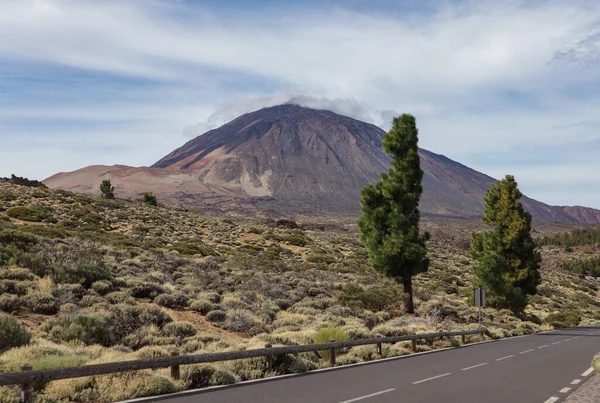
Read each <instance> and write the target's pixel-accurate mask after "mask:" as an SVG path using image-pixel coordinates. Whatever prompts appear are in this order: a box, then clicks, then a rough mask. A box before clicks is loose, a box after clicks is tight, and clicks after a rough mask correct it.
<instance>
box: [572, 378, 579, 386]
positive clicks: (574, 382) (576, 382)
mask: <svg viewBox="0 0 600 403" xmlns="http://www.w3.org/2000/svg"><path fill="white" fill-rule="evenodd" d="M579 382H581V379H574V380H573V382H571V385H578V384H579Z"/></svg>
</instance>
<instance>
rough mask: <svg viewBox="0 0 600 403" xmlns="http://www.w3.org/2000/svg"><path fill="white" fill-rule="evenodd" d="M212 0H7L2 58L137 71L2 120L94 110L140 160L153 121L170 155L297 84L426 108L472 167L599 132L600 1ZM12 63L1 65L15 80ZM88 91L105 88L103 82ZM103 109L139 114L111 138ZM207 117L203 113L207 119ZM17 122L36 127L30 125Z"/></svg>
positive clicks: (440, 141) (334, 96)
mask: <svg viewBox="0 0 600 403" xmlns="http://www.w3.org/2000/svg"><path fill="white" fill-rule="evenodd" d="M198 3H200V2H198ZM198 3H196V4H195V5H189V3H184V2H169V1H166V0H144V1H136V0H118V1H116V0H107V1H102V2H97V1H92V0H19V1H16V0H0V10H2V12H1V13H0V38H4V39H3V40H0V61H2V60H4V61H10V62H11V63H30V64H31V63H33V64H35V65H39V66H42V67H40V68H41V69H42V70H43V68H44V66H66V67H69V68H73V69H81V70H82V71H86V72H95V74H98V75H107V76H110V77H115V76H116V77H121V78H123V80H124V84H123V85H124V89H123V90H122V94H123V95H125V94H127V95H128V98H129V99H125V100H123V99H120V96H121V95H119V93H118V92H117V91H115V93H114V94H112V95H111V96H112V98H110V99H111V100H110V101H108V102H107V101H106V99H104V98H103V99H102V100H100V99H99V100H97V101H93V100H92V101H91V102H89V103H86V104H81V103H80V102H78V100H79V99H81V98H80V97H76V96H74V98H73V101H72V102H71V103H69V102H65V103H63V104H60V105H55V104H53V103H45V104H44V103H39V104H35V103H34V104H32V105H27V106H24V105H23V103H20V104H18V105H17V104H11V103H10V100H8V101H6V100H4V101H0V123H2V119H5V120H7V121H14V120H15V119H18V118H21V119H25V118H29V119H31V120H32V121H35V120H37V119H53V120H57V119H77V120H89V121H90V130H89V133H88V136H86V137H88V138H89V137H93V136H99V137H98V139H100V140H101V141H104V142H109V141H110V142H112V144H113V145H124V144H127V145H128V147H131V149H129V150H126V149H123V150H121V151H120V152H119V153H117V154H114V155H113V156H115V158H116V156H118V157H119V158H123V160H122V161H121V162H122V163H126V164H133V163H135V162H137V161H140V160H141V157H140V155H141V153H142V152H147V151H148V148H147V146H146V145H144V148H143V149H141V150H140V149H136V148H135V144H136V142H138V141H140V136H141V135H142V134H141V133H151V134H150V135H149V136H148V137H147V138H146V140H145V141H146V143H147V142H149V141H155V145H154V146H153V150H154V151H152V152H151V154H152V155H156V154H158V149H159V147H165V146H166V145H167V144H172V143H177V142H178V141H179V142H183V141H184V140H185V138H184V137H182V138H180V139H179V140H178V139H177V136H179V135H180V134H181V132H182V130H183V131H184V134H185V135H186V136H188V137H189V136H191V135H197V134H201V133H203V132H204V131H206V130H208V129H210V128H214V127H216V126H219V125H221V124H223V123H224V122H226V121H228V120H231V119H232V118H234V117H236V116H237V115H239V114H241V113H244V112H249V111H251V110H255V109H259V108H260V107H263V106H269V105H273V104H275V103H281V102H285V101H288V100H289V99H290V97H294V96H295V97H297V99H296V100H295V102H297V103H300V104H303V105H305V106H312V107H320V108H325V109H332V110H334V111H336V112H338V113H342V114H347V115H351V116H353V117H357V118H360V119H362V120H368V121H371V122H373V123H375V124H378V125H380V126H382V127H383V128H387V127H388V126H389V122H390V121H391V117H392V116H394V115H396V114H398V113H402V112H409V113H413V114H415V115H416V116H417V120H418V124H419V128H420V133H421V145H422V146H423V147H425V148H429V149H431V150H432V151H435V152H439V153H443V154H446V155H448V156H449V157H451V158H455V159H458V160H459V161H461V162H463V163H467V164H468V162H469V156H471V155H473V154H475V153H477V152H485V153H490V152H494V153H497V154H498V155H502V153H508V152H511V151H510V150H511V149H514V147H518V146H519V145H523V146H532V145H535V144H544V145H547V144H560V143H561V142H565V141H566V140H568V139H569V138H573V136H587V137H586V139H588V140H592V139H593V138H594V136H595V133H593V132H591V131H588V132H586V133H583V132H582V131H581V125H579V126H578V125H577V123H578V122H591V121H595V120H597V111H598V110H600V96H597V95H589V94H588V95H586V96H585V97H580V96H578V91H579V90H578V88H582V87H585V84H586V83H593V82H597V80H598V79H600V77H599V75H600V74H599V72H598V70H597V69H594V68H589V66H592V67H594V66H595V63H596V62H597V60H598V57H599V56H598V55H600V50H599V49H600V47H599V43H600V34H598V23H597V21H598V20H600V3H598V2H597V1H593V0H589V1H588V0H574V1H570V2H564V1H561V0H548V1H544V2H539V3H538V2H536V3H535V4H532V3H531V2H528V1H525V0H522V1H496V0H485V1H467V2H456V3H454V2H447V3H442V2H440V3H439V4H440V5H441V4H444V6H443V7H442V6H440V7H439V8H438V9H437V11H436V12H435V13H433V14H431V13H427V14H426V13H419V14H414V15H410V16H409V17H406V16H405V17H399V16H398V14H397V13H385V12H384V11H383V10H379V12H378V13H377V14H368V13H360V14H359V13H356V12H352V11H349V10H346V9H344V8H343V7H341V6H338V7H317V8H315V7H312V8H309V7H304V8H302V7H299V6H298V7H295V8H294V10H293V12H292V11H290V9H289V8H286V7H283V8H281V7H280V8H278V9H267V8H265V9H255V10H238V11H236V12H231V11H229V12H227V13H224V12H221V11H219V10H218V9H216V8H212V9H210V8H207V7H204V6H202V5H198ZM379 4H380V3H379ZM5 38H10V39H9V40H6V39H5ZM1 72H2V70H1V67H0V84H1V80H2V76H1ZM127 78H134V79H144V80H149V81H151V82H160V83H161V86H160V88H158V89H157V90H156V93H155V94H152V96H148V90H147V89H145V90H141V89H139V88H138V87H128V86H127V82H126V80H127ZM101 86H102V84H98V87H101ZM169 87H170V88H171V89H168V88H169ZM86 90H90V91H91V92H92V94H90V96H92V98H93V91H94V88H91V89H89V88H87V87H86ZM100 90H101V88H98V91H100ZM132 94H133V95H132ZM9 95H10V94H9ZM80 95H81V94H80ZM512 96H515V97H516V98H511V97H512ZM96 120H104V121H108V122H110V121H118V120H127V122H126V123H125V124H123V125H122V126H120V127H119V130H118V131H117V132H113V133H112V135H111V133H106V132H103V131H99V130H95V129H94V128H93V126H92V121H96ZM196 122H202V123H199V124H197V125H195V126H193V125H194V124H195V123H196ZM6 127H7V124H6V123H3V124H2V125H1V127H0V129H1V130H3V131H0V137H1V138H2V141H3V143H4V144H7V143H8V145H9V146H10V145H11V144H12V145H13V148H14V145H15V144H17V142H18V140H16V139H14V140H13V139H11V136H8V134H7V133H8V132H6V131H4V130H5V128H6ZM149 127H150V129H149ZM184 127H185V129H184ZM553 127H562V128H563V130H556V129H552V128H553ZM9 129H10V130H11V132H12V131H13V130H14V132H16V133H20V132H27V133H30V132H31V130H33V129H31V128H30V127H26V128H22V127H19V126H18V124H17V123H11V124H10V127H9V128H7V129H6V130H9ZM588 129H590V128H589V127H588ZM38 130H39V131H38V132H37V135H38V136H39V137H40V138H43V137H46V138H47V137H48V136H53V138H55V139H56V148H57V149H60V148H61V147H65V148H66V147H67V146H68V142H72V141H73V139H74V138H76V134H75V133H74V132H69V133H70V134H69V135H68V136H62V137H61V136H59V135H58V134H57V133H62V132H64V130H61V127H60V126H55V127H54V128H53V129H52V130H54V131H53V132H52V131H51V129H50V128H44V127H42V128H40V129H38ZM128 133H129V134H128ZM31 135H32V136H34V135H36V134H35V133H34V132H31ZM161 136H165V137H167V138H168V141H161V139H162V137H161ZM32 147H33V146H32ZM148 147H149V146H148ZM169 151H170V149H164V150H162V154H166V153H167V152H169ZM44 155H48V156H47V157H44ZM80 156H81V157H80ZM5 158H8V157H5ZM45 158H46V159H48V160H50V159H52V162H48V163H45V162H44V161H45ZM100 160H102V161H104V160H108V158H106V156H105V155H103V154H102V153H101V152H99V151H97V150H95V149H94V148H93V147H91V148H90V150H89V152H88V153H87V154H80V155H78V156H77V157H75V156H73V157H69V156H68V155H64V154H61V153H55V154H48V153H46V154H44V153H40V154H39V156H38V154H36V161H39V162H40V164H39V165H38V166H37V167H36V168H35V169H32V171H33V172H39V173H38V174H37V176H38V177H40V176H47V175H50V174H52V173H54V172H53V170H66V168H65V167H69V168H70V167H71V166H73V165H74V164H80V163H81V164H92V163H99V162H101V161H100ZM7 161H8V162H10V164H11V165H12V164H17V165H15V166H17V167H20V165H18V164H19V163H18V161H16V160H15V158H13V159H11V160H7V159H3V162H2V165H3V166H0V171H5V170H7V168H5V164H6V163H7ZM56 161H59V162H56ZM134 161H135V162H134ZM144 161H145V162H143V164H151V163H153V162H154V161H153V160H151V159H150V158H149V157H146V159H145V160H144ZM594 164H596V163H592V165H594ZM597 164H598V166H597V168H600V162H599V163H597ZM61 167H62V168H61ZM494 167H495V166H492V165H491V164H489V165H486V164H485V163H481V165H480V166H477V167H476V168H478V169H481V170H484V171H485V170H488V169H494ZM597 168H596V169H597ZM536 169H538V168H535V167H534V168H532V170H529V171H523V173H522V177H523V179H524V181H523V183H533V182H534V181H535V178H537V177H536V174H535V172H538V171H536ZM527 178H531V180H530V181H529V182H527ZM586 178H587V180H589V181H593V180H594V179H593V178H589V177H586ZM552 183H553V182H549V184H548V186H549V187H550V186H553V185H552ZM556 183H558V182H556ZM589 183H591V182H589ZM548 201H550V202H552V199H548ZM575 202H576V201H575V200H573V203H575ZM598 203H600V202H597V203H595V204H596V205H598ZM598 206H599V207H600V205H598Z"/></svg>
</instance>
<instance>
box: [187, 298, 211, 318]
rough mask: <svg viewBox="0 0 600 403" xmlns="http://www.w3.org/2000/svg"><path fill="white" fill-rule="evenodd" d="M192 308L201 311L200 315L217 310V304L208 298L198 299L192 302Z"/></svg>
mask: <svg viewBox="0 0 600 403" xmlns="http://www.w3.org/2000/svg"><path fill="white" fill-rule="evenodd" d="M190 309H191V310H193V311H196V312H198V313H200V315H203V316H204V315H206V314H207V313H209V312H210V311H213V310H215V309H216V308H215V304H213V303H211V302H209V301H206V300H196V301H194V302H192V303H191V304H190Z"/></svg>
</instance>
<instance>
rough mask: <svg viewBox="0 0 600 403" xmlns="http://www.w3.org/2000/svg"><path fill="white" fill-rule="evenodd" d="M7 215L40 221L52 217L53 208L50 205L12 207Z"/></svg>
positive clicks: (24, 219) (7, 211) (19, 218)
mask: <svg viewBox="0 0 600 403" xmlns="http://www.w3.org/2000/svg"><path fill="white" fill-rule="evenodd" d="M6 215H8V216H9V217H12V218H16V219H18V220H23V221H30V222H40V221H43V220H46V219H48V218H50V217H52V209H51V208H49V207H38V206H32V207H24V206H19V207H11V208H9V209H8V210H6Z"/></svg>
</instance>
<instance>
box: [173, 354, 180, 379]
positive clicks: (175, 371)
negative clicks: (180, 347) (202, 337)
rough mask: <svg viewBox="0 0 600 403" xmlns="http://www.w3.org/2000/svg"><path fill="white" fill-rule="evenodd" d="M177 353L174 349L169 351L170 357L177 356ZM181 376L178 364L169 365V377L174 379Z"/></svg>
mask: <svg viewBox="0 0 600 403" xmlns="http://www.w3.org/2000/svg"><path fill="white" fill-rule="evenodd" d="M178 355H179V353H178V352H176V351H171V357H177V356H178ZM180 377H181V373H180V371H179V365H171V378H173V379H174V380H178V379H179V378H180Z"/></svg>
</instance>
